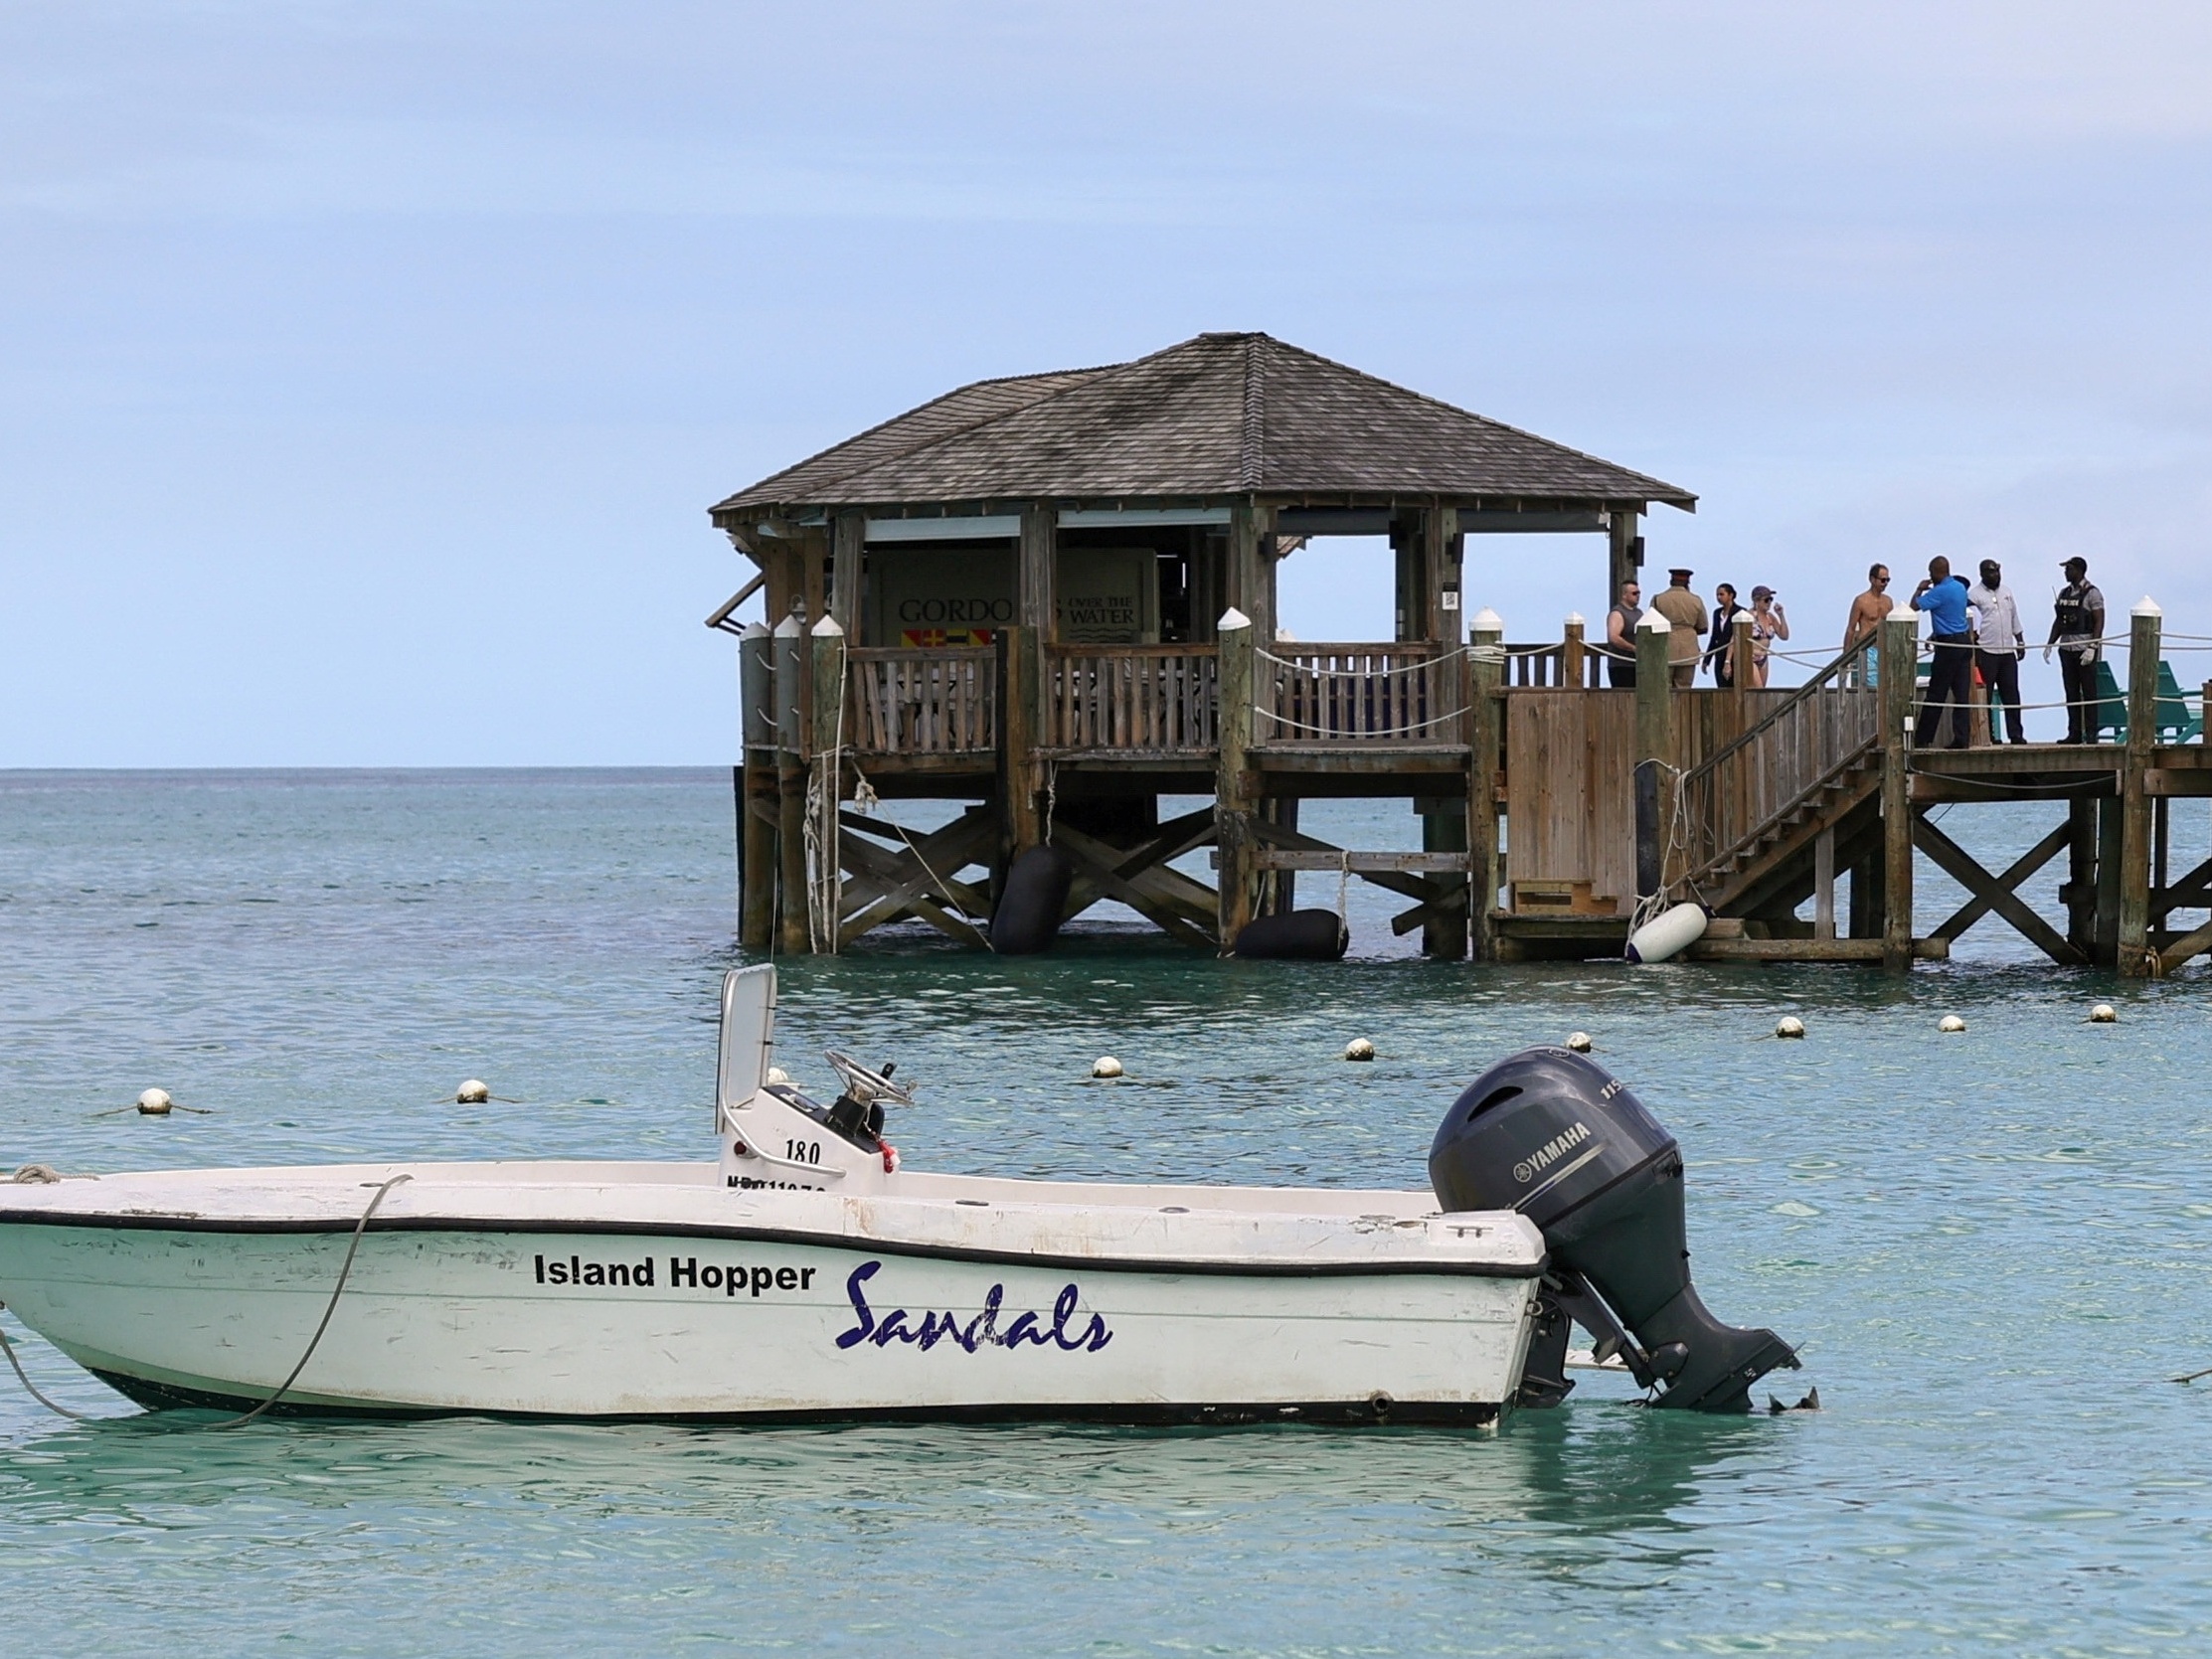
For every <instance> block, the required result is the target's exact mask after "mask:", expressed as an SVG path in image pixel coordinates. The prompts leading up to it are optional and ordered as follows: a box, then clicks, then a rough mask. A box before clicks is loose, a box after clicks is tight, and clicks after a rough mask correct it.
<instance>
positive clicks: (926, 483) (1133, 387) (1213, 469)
mask: <svg viewBox="0 0 2212 1659" xmlns="http://www.w3.org/2000/svg"><path fill="white" fill-rule="evenodd" d="M1246 494H1264V495H1265V494H1274V495H1323V496H1329V495H1378V494H1382V495H1434V496H1445V497H1496V496H1524V497H1526V496H1535V497H1545V498H1564V499H1573V500H1593V501H1664V502H1670V503H1672V504H1673V505H1675V506H1678V507H1685V508H1687V507H1692V506H1694V504H1695V502H1696V500H1697V498H1696V497H1695V496H1694V495H1692V494H1690V492H1688V491H1687V490H1683V489H1680V488H1678V487H1676V486H1675V485H1672V484H1668V483H1665V482H1662V481H1661V480H1659V479H1656V478H1651V477H1647V476H1646V475H1644V474H1643V473H1640V472H1631V471H1630V470H1628V469H1627V468H1626V467H1620V466H1616V465H1614V464H1613V463H1612V462H1611V461H1604V460H1600V459H1598V458H1597V457H1596V456H1594V455H1587V454H1584V453H1583V452H1582V451H1580V450H1577V449H1570V448H1568V447H1567V446H1566V445H1564V444H1560V443H1554V442H1552V441H1551V440H1550V439H1548V438H1541V437H1537V436H1536V435H1534V434H1533V433H1530V432H1524V431H1521V430H1519V429H1518V428H1517V427H1513V426H1508V425H1504V424H1502V423H1501V422H1499V421H1496V420H1489V419H1485V418H1484V417H1483V416H1481V415H1470V414H1468V413H1467V412H1466V411H1465V410H1462V409H1455V408H1453V407H1452V406H1451V405H1449V404H1446V403H1441V402H1439V401H1438V400H1437V399H1434V398H1426V397H1423V396H1422V395H1421V394H1420V393H1417V392H1409V391H1407V390H1406V389H1405V388H1403V387H1399V386H1393V385H1392V384H1391V383H1390V382H1388V381H1384V380H1378V379H1376V378H1375V377H1374V376H1373V375H1365V374H1362V373H1360V372H1359V371H1358V370H1357V369H1351V368H1347V367H1345V366H1344V365H1343V364H1341V363H1334V362H1331V361H1330V360H1329V359H1327V358H1325V357H1317V356H1315V355H1314V354H1313V353H1312V352H1308V351H1301V350H1299V349H1298V348H1297V347H1296V346H1291V345H1286V344H1284V343H1283V342H1282V341H1280V340H1276V339H1274V338H1273V337H1271V336H1269V335H1266V334H1201V335H1199V336H1198V337H1197V338H1195V339H1192V340H1186V341H1184V342H1183V343H1182V344H1180V345H1176V346H1170V347H1168V348H1167V349H1166V350H1165V351H1160V352H1154V353H1153V354H1152V355H1151V356H1149V357H1140V358H1137V359H1136V360H1135V361H1134V362H1130V363H1118V364H1113V365H1110V366H1108V367H1106V368H1101V369H1079V370H1072V371H1068V372H1066V373H1062V374H1054V375H1033V376H1027V377H1024V378H1022V379H1018V380H996V381H979V382H977V383H976V384H974V385H972V386H965V387H962V388H960V389H959V390H958V391H956V392H951V393H947V394H946V395H945V396H944V397H942V398H938V399H936V401H934V402H932V403H928V404H924V405H923V406H922V407H921V408H919V409H916V410H913V411H910V412H909V413H908V414H906V415H899V416H897V417H896V418H894V419H891V420H887V421H885V422H884V423H883V424H882V425H880V426H876V427H874V428H872V429H870V430H869V431H866V432H863V433H861V434H860V436H858V437H855V438H851V439H848V440H847V441H846V442H844V443H841V444H838V445H837V446H836V447H834V448H831V449H825V450H823V451H822V452H821V453H820V454H818V455H815V456H813V457H812V458H811V459H808V460H804V461H801V462H800V463H799V464H798V465H796V466H794V467H790V468H788V469H786V470H784V471H782V472H779V473H776V474H775V475H774V476H772V477H769V478H766V479H763V480H762V481H761V482H760V483H758V484H755V485H753V486H752V487H751V488H750V489H746V490H741V491H739V492H738V493H737V494H736V495H734V496H731V497H730V498H729V499H728V500H726V501H724V502H722V503H720V504H719V505H718V506H717V507H716V508H715V513H716V514H717V515H718V516H719V515H721V514H724V513H727V512H733V511H737V510H747V511H759V510H763V509H766V508H770V507H786V508H788V507H801V506H803V507H843V506H886V505H894V504H921V503H929V502H956V501H978V500H987V499H1001V500H1003V499H1016V498H1039V499H1062V500H1066V499H1079V500H1081V499H1098V498H1117V499H1127V498H1130V497H1148V496H1168V497H1188V496H1222V495H1246Z"/></svg>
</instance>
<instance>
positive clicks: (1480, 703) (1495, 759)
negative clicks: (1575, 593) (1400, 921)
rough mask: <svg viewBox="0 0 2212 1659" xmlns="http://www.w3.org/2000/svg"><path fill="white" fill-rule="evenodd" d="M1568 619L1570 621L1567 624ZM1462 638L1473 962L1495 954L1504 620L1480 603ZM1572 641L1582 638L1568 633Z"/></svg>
mask: <svg viewBox="0 0 2212 1659" xmlns="http://www.w3.org/2000/svg"><path fill="white" fill-rule="evenodd" d="M1570 625H1572V624H1570ZM1467 627H1468V634H1467V643H1468V645H1470V646H1471V647H1472V649H1471V650H1470V651H1469V652H1468V653H1467V659H1466V661H1467V674H1466V680H1465V684H1466V688H1467V947H1468V950H1469V951H1470V952H1471V953H1472V955H1473V957H1474V959H1475V960H1476V961H1477V962H1494V961H1496V960H1497V924H1496V922H1495V921H1494V920H1493V919H1492V918H1491V915H1490V912H1492V911H1494V910H1496V909H1497V902H1498V806H1497V774H1498V767H1499V765H1500V763H1501V762H1502V761H1503V759H1504V751H1505V704H1504V702H1503V701H1502V700H1501V699H1500V698H1499V696H1498V688H1499V686H1500V685H1501V684H1502V683H1503V680H1504V674H1505V663H1504V661H1503V660H1502V657H1501V656H1500V655H1499V650H1498V648H1499V647H1500V646H1502V645H1503V644H1504V643H1505V622H1504V620H1503V619H1502V618H1501V617H1500V616H1499V615H1498V613H1497V612H1496V611H1494V610H1491V609H1489V608H1488V607H1487V606H1485V607H1484V608H1483V609H1481V610H1479V611H1477V612H1475V614H1474V616H1473V618H1472V619H1471V620H1470V621H1469V622H1468V624H1467ZM1568 637H1569V640H1570V642H1571V643H1572V644H1575V645H1579V644H1580V643H1581V641H1580V640H1579V639H1577V638H1576V637H1575V636H1574V635H1573V634H1572V633H1570V635H1569V636H1568Z"/></svg>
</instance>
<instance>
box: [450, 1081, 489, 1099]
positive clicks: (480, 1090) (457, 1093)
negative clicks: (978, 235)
mask: <svg viewBox="0 0 2212 1659" xmlns="http://www.w3.org/2000/svg"><path fill="white" fill-rule="evenodd" d="M490 1098H491V1084H489V1083H487V1082H486V1081H484V1079H483V1078H469V1079H468V1080H467V1081H466V1082H464V1083H462V1084H461V1085H460V1087H458V1088H456V1089H454V1090H453V1103H454V1104H455V1105H457V1106H480V1105H482V1104H483V1103H484V1102H485V1101H486V1100H489V1099H490Z"/></svg>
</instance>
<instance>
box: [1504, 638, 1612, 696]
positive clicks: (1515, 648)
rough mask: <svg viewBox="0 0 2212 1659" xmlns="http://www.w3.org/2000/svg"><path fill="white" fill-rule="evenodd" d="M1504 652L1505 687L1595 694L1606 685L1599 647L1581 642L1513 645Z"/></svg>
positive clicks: (1602, 657)
mask: <svg viewBox="0 0 2212 1659" xmlns="http://www.w3.org/2000/svg"><path fill="white" fill-rule="evenodd" d="M1504 650H1505V674H1504V681H1505V684H1507V685H1509V686H1551V687H1564V688H1566V689H1568V690H1591V691H1595V690H1597V689H1599V688H1600V687H1602V686H1604V685H1605V683H1606V666H1605V665H1606V658H1605V653H1604V650H1603V648H1602V647H1599V646H1596V645H1589V644H1585V643H1584V642H1583V641H1582V640H1580V639H1569V640H1563V641H1559V642H1557V643H1555V644H1550V645H1515V644H1513V643H1512V642H1510V641H1508V642H1507V643H1506V645H1505V647H1504Z"/></svg>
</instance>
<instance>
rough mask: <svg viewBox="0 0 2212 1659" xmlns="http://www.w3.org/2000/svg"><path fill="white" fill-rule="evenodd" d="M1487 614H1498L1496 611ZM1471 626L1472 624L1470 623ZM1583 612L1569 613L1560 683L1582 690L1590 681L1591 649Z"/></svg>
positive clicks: (1562, 642)
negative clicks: (1586, 637) (1585, 638)
mask: <svg viewBox="0 0 2212 1659" xmlns="http://www.w3.org/2000/svg"><path fill="white" fill-rule="evenodd" d="M1485 614H1488V615H1492V616H1494V615H1496V614H1497V612H1496V611H1488V612H1486V613H1485ZM1469 625H1470V626H1471V625H1472V624H1469ZM1583 626H1584V623H1583V619H1582V612H1581V611H1579V610H1570V611H1569V612H1568V613H1567V627H1566V630H1565V632H1564V633H1562V635H1561V636H1560V641H1559V683H1560V684H1561V685H1563V686H1570V687H1572V688H1573V689H1574V690H1576V691H1581V690H1582V689H1583V688H1584V687H1585V686H1587V685H1588V684H1589V682H1590V667H1589V664H1590V649H1589V647H1588V645H1586V644H1585V643H1584V641H1583Z"/></svg>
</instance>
